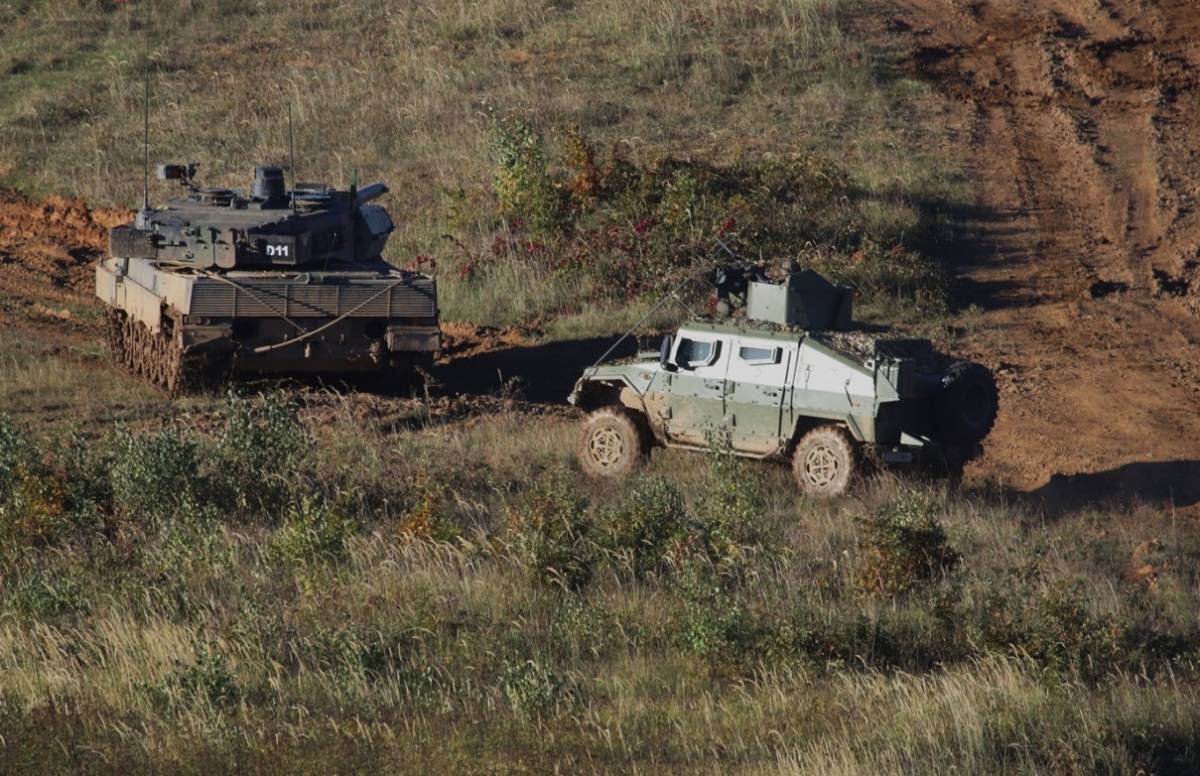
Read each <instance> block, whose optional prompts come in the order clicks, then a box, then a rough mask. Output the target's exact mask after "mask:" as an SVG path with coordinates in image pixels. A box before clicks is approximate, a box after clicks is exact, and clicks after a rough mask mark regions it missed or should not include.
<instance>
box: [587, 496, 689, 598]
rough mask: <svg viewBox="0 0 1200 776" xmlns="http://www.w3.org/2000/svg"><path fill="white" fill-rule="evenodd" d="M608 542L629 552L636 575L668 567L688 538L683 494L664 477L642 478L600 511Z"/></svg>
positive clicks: (642, 575) (640, 575)
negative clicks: (619, 497)
mask: <svg viewBox="0 0 1200 776" xmlns="http://www.w3.org/2000/svg"><path fill="white" fill-rule="evenodd" d="M600 522H601V524H602V525H603V530H604V532H605V534H606V536H605V540H606V541H605V543H606V544H607V545H608V546H609V547H610V548H612V549H614V550H617V551H625V552H627V553H628V555H629V559H630V566H631V568H632V571H633V573H634V575H635V576H637V577H644V576H646V575H648V574H651V573H655V572H661V571H663V570H665V569H666V568H667V567H668V566H669V564H670V561H671V558H672V557H673V556H677V555H678V551H679V549H680V544H681V543H682V542H685V541H686V539H687V535H688V531H689V529H690V528H691V516H690V515H689V513H688V508H687V504H686V503H685V502H684V500H683V494H681V493H680V492H679V489H678V488H677V487H675V485H673V484H672V483H671V482H669V481H668V480H665V479H663V478H661V477H644V478H642V477H639V478H638V479H636V480H634V482H633V484H632V486H631V487H630V488H629V490H628V491H627V492H626V493H625V495H624V497H623V498H622V499H621V501H620V502H619V503H618V504H617V505H616V506H614V507H611V508H609V509H606V510H604V511H603V512H602V514H601V520H600Z"/></svg>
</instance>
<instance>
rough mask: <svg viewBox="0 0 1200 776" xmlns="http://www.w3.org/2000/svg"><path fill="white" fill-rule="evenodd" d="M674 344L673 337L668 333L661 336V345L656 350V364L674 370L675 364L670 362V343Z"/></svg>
mask: <svg viewBox="0 0 1200 776" xmlns="http://www.w3.org/2000/svg"><path fill="white" fill-rule="evenodd" d="M672 344H674V338H673V337H671V335H670V334H668V335H667V336H665V337H663V338H662V347H660V348H659V351H658V364H659V366H661V367H662V368H663V369H666V370H668V371H671V370H674V368H675V365H674V364H672V363H671V345H672Z"/></svg>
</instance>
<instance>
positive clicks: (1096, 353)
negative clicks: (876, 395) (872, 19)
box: [891, 0, 1200, 497]
mask: <svg viewBox="0 0 1200 776" xmlns="http://www.w3.org/2000/svg"><path fill="white" fill-rule="evenodd" d="M894 5H895V18H894V19H893V20H892V21H891V26H892V29H894V30H899V31H901V32H902V34H904V35H905V36H906V37H907V38H908V40H909V41H910V43H911V56H910V59H909V63H910V69H911V71H912V72H914V73H915V74H917V75H919V76H920V77H921V78H924V79H927V80H929V81H931V82H933V83H934V84H935V85H936V87H937V88H938V89H939V90H941V91H942V92H943V93H944V94H946V95H947V96H949V97H950V98H951V99H952V100H954V101H956V102H957V103H958V104H959V105H960V107H961V110H962V128H963V130H964V134H965V135H966V136H967V137H968V138H969V139H968V141H967V142H969V143H970V146H971V148H970V158H971V159H972V160H973V161H972V164H973V172H974V175H975V178H976V181H977V185H978V198H979V207H978V209H977V210H976V211H975V212H974V213H972V214H971V215H970V217H969V223H968V224H967V226H968V229H967V235H968V236H967V239H966V240H965V241H964V243H963V244H962V245H960V246H958V247H957V254H956V256H955V257H954V259H955V262H956V264H957V265H958V270H959V272H960V273H961V275H962V276H963V279H964V286H965V290H966V294H967V295H968V297H969V299H970V300H972V301H974V302H976V303H978V304H980V305H981V306H982V307H983V308H984V309H985V313H984V315H983V323H982V326H980V327H979V331H978V333H977V334H975V335H974V336H973V338H972V340H973V341H972V342H971V345H972V347H973V349H974V350H975V352H976V354H977V356H978V357H979V358H980V359H981V360H983V361H985V362H986V363H988V364H990V365H991V366H993V367H994V368H996V369H998V371H999V372H1000V376H1001V380H1002V383H1003V403H1004V407H1003V412H1002V417H1001V420H1000V423H999V425H998V428H997V430H996V433H995V434H994V436H993V437H992V438H991V439H989V444H988V452H987V455H986V457H985V458H984V459H983V460H982V461H981V462H980V463H979V464H978V465H977V466H976V471H977V472H978V473H984V474H987V475H990V476H995V477H999V478H1001V479H1003V480H1005V481H1007V482H1009V483H1011V484H1012V485H1015V486H1017V487H1021V488H1023V489H1028V488H1037V487H1045V488H1047V492H1051V493H1056V494H1057V493H1061V494H1069V493H1070V491H1071V490H1072V489H1073V488H1085V489H1088V490H1089V491H1092V495H1094V496H1095V495H1103V493H1104V492H1105V491H1118V490H1123V489H1129V488H1137V489H1140V490H1143V491H1150V492H1148V493H1147V495H1150V496H1156V497H1157V496H1165V495H1170V494H1169V493H1163V492H1161V491H1162V490H1164V489H1170V488H1172V487H1183V486H1184V485H1185V484H1184V483H1178V484H1174V483H1175V481H1176V480H1178V479H1179V478H1180V477H1182V476H1192V477H1196V476H1198V475H1197V473H1196V472H1197V469H1198V468H1200V464H1197V463H1196V461H1197V460H1200V363H1198V360H1197V357H1198V355H1200V347H1198V346H1200V213H1197V211H1196V207H1197V201H1198V197H1200V11H1198V9H1197V8H1196V6H1195V5H1194V3H1193V2H1192V0H1162V1H1161V2H1151V1H1150V0H1145V1H1142V0H1038V2H1015V0H1006V1H1000V0H995V1H993V2H978V1H971V0H898V1H897V2H896V3H895V4H894ZM1056 475H1059V476H1057V477H1056ZM1052 478H1053V482H1051V480H1052ZM1048 483H1049V484H1048Z"/></svg>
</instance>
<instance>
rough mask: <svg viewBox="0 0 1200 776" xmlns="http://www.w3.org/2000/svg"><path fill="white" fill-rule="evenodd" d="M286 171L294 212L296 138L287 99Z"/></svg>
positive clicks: (289, 102)
mask: <svg viewBox="0 0 1200 776" xmlns="http://www.w3.org/2000/svg"><path fill="white" fill-rule="evenodd" d="M288 157H289V159H288V172H289V173H291V176H292V196H291V200H292V213H293V214H294V213H295V212H296V138H295V135H293V134H292V103H291V101H290V100H289V101H288Z"/></svg>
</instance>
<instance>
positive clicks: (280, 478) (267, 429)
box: [213, 393, 308, 522]
mask: <svg viewBox="0 0 1200 776" xmlns="http://www.w3.org/2000/svg"><path fill="white" fill-rule="evenodd" d="M307 443H308V434H307V432H306V431H305V428H304V426H303V424H301V423H300V420H299V418H298V417H297V415H296V407H295V405H294V404H293V403H291V402H290V401H289V400H288V399H287V398H286V397H285V396H284V395H283V394H281V393H271V394H265V395H263V396H261V397H259V401H258V402H253V401H251V400H249V399H246V398H244V397H240V396H238V395H236V394H234V393H230V394H229V395H228V396H227V397H226V402H225V425H224V427H223V428H222V429H221V432H220V435H219V436H218V438H217V443H216V451H215V453H216V455H215V460H214V463H213V466H214V472H213V476H214V479H215V481H216V483H217V485H218V487H219V489H220V493H221V498H222V501H223V503H225V504H226V505H227V506H228V507H229V508H230V509H232V510H234V511H236V512H238V513H240V514H241V515H243V516H244V517H255V518H258V519H261V520H264V521H266V522H274V521H275V520H276V519H278V517H279V516H280V514H281V513H282V512H283V511H284V510H285V509H286V507H287V504H288V503H289V501H290V500H291V497H292V493H293V491H294V490H295V489H296V488H297V483H296V479H297V477H299V476H300V472H301V471H302V460H303V457H304V454H305V452H306V450H307V447H308V444H307Z"/></svg>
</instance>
